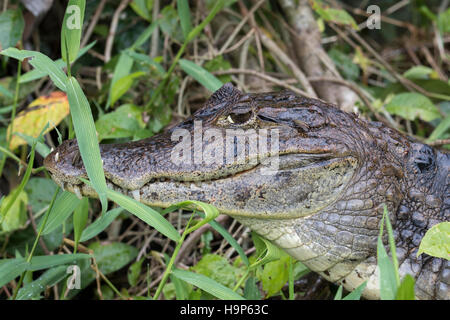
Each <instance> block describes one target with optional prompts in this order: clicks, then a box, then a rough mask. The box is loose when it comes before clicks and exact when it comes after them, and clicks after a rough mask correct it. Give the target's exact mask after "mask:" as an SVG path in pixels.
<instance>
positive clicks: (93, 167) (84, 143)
mask: <svg viewBox="0 0 450 320" xmlns="http://www.w3.org/2000/svg"><path fill="white" fill-rule="evenodd" d="M67 97H68V99H69V105H70V113H71V114H72V121H73V127H74V129H75V134H76V137H77V141H78V148H79V150H80V154H81V158H82V159H83V164H84V167H85V168H86V172H87V175H88V177H89V180H90V181H91V183H92V185H93V186H94V189H95V191H96V192H97V194H98V196H99V198H100V202H101V203H102V208H103V211H104V212H106V208H107V205H108V203H107V198H106V191H107V187H106V180H105V174H104V172H103V163H102V158H101V156H100V148H99V146H98V141H97V133H96V131H95V124H94V118H93V117H92V113H91V108H90V106H89V102H88V100H87V98H86V96H85V95H84V93H83V91H82V90H81V87H80V85H79V84H78V81H77V80H76V79H75V78H73V77H70V78H69V81H68V82H67Z"/></svg>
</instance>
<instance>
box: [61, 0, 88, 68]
mask: <svg viewBox="0 0 450 320" xmlns="http://www.w3.org/2000/svg"><path fill="white" fill-rule="evenodd" d="M85 8H86V0H69V3H68V4H67V8H66V12H65V14H64V20H63V24H62V30H61V56H62V58H63V60H64V61H65V62H66V63H67V64H71V63H72V62H74V61H75V59H76V58H77V55H78V51H79V50H80V40H81V30H82V27H83V20H84V10H85ZM66 45H67V50H68V52H67V50H66ZM67 58H68V59H69V61H67Z"/></svg>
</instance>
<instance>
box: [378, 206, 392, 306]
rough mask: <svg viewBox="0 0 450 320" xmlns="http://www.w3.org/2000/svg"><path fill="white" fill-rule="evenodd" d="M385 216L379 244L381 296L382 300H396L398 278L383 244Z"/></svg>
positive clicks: (382, 221) (382, 220)
mask: <svg viewBox="0 0 450 320" xmlns="http://www.w3.org/2000/svg"><path fill="white" fill-rule="evenodd" d="M384 217H385V214H383V218H382V219H381V227H380V234H379V236H378V244H377V259H378V268H379V270H380V297H381V299H382V300H394V299H395V296H396V294H397V280H396V276H395V269H394V265H393V264H392V261H391V259H390V258H389V256H388V254H387V252H386V249H385V248H384V245H383V240H382V237H383V229H384V228H383V227H384Z"/></svg>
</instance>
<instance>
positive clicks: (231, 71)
mask: <svg viewBox="0 0 450 320" xmlns="http://www.w3.org/2000/svg"><path fill="white" fill-rule="evenodd" d="M213 74H215V75H224V74H248V75H252V76H255V77H258V78H261V79H263V80H266V81H269V82H272V83H273V84H275V85H277V86H280V87H283V88H286V89H288V90H291V91H293V92H295V93H297V94H299V95H301V96H305V97H308V98H315V99H317V97H313V96H311V95H309V94H308V93H307V92H305V91H303V90H300V89H298V88H296V87H294V86H291V85H289V84H288V83H287V81H283V80H279V79H277V78H274V77H271V76H268V75H267V74H264V73H261V72H258V71H255V70H249V69H228V70H220V71H215V72H213Z"/></svg>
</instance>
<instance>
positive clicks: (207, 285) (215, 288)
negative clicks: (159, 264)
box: [172, 270, 245, 300]
mask: <svg viewBox="0 0 450 320" xmlns="http://www.w3.org/2000/svg"><path fill="white" fill-rule="evenodd" d="M172 274H173V275H174V276H175V277H177V278H178V279H181V280H183V281H186V282H188V283H190V284H192V285H194V286H196V287H198V288H200V289H202V290H203V291H206V292H208V293H210V294H212V295H213V296H215V297H217V298H219V299H222V300H245V299H244V298H243V297H242V296H240V295H239V294H237V293H236V292H234V291H233V290H231V289H230V288H227V287H225V286H223V285H221V284H220V283H218V282H216V281H214V280H212V279H211V278H208V277H206V276H204V275H202V274H197V273H193V272H190V271H185V270H173V271H172Z"/></svg>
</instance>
